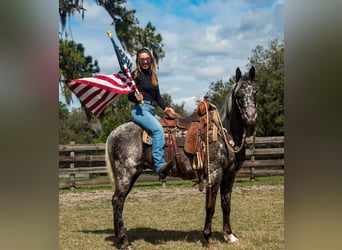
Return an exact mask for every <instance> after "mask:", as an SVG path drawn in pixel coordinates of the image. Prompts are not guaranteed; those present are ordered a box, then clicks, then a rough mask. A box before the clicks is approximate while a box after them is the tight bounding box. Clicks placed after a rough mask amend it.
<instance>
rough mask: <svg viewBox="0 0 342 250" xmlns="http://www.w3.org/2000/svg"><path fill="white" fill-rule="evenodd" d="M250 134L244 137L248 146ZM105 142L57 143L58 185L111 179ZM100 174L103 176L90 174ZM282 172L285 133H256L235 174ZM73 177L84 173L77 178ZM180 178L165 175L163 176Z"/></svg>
mask: <svg viewBox="0 0 342 250" xmlns="http://www.w3.org/2000/svg"><path fill="white" fill-rule="evenodd" d="M252 142H253V138H252V137H248V138H247V144H248V146H249V147H250V146H251V143H252ZM104 150H105V144H104V143H100V144H74V143H70V144H64V145H59V178H60V179H59V180H60V181H59V186H60V187H70V188H73V187H75V186H78V185H89V184H107V183H110V180H109V177H108V176H107V168H106V166H105V155H104ZM96 175H103V176H104V178H93V177H94V176H96ZM279 175H284V137H283V136H276V137H256V138H255V148H254V150H253V154H252V150H251V149H247V151H246V161H245V162H244V164H243V165H242V169H241V170H240V171H239V172H238V175H237V177H250V179H251V180H255V178H256V177H260V176H279ZM76 177H83V179H79V178H77V179H76ZM170 179H180V178H176V177H168V178H167V179H166V180H170ZM137 181H158V176H155V175H153V172H152V171H146V175H141V176H140V177H139V178H138V180H137Z"/></svg>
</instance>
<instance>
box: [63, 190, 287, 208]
mask: <svg viewBox="0 0 342 250" xmlns="http://www.w3.org/2000/svg"><path fill="white" fill-rule="evenodd" d="M283 189H284V186H271V185H265V186H248V187H236V188H233V193H239V194H241V193H246V192H272V191H278V190H283ZM161 194H168V195H174V196H177V195H182V194H193V195H201V194H205V191H203V192H202V193H201V192H200V191H199V190H198V189H190V188H183V189H182V188H175V189H167V188H165V189H160V190H134V189H133V190H132V191H131V192H130V194H129V196H130V197H148V196H151V195H161ZM112 195H113V192H112V191H111V190H95V191H89V192H74V193H73V192H68V193H62V194H60V195H59V205H60V206H68V205H75V204H79V203H83V202H88V201H92V200H100V199H104V200H109V201H110V200H111V199H112Z"/></svg>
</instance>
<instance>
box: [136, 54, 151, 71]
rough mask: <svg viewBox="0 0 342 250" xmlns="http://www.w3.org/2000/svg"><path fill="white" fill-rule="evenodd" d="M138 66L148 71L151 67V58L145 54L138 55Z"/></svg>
mask: <svg viewBox="0 0 342 250" xmlns="http://www.w3.org/2000/svg"><path fill="white" fill-rule="evenodd" d="M139 64H140V67H141V68H142V69H149V68H150V66H151V58H150V56H149V54H147V53H146V52H142V53H141V54H140V55H139Z"/></svg>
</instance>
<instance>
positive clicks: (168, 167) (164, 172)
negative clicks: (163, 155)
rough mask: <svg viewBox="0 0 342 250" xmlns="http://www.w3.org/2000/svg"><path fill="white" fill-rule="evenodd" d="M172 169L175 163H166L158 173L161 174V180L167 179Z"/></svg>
mask: <svg viewBox="0 0 342 250" xmlns="http://www.w3.org/2000/svg"><path fill="white" fill-rule="evenodd" d="M172 167H173V161H172V160H171V161H168V162H167V163H165V164H164V165H163V166H162V167H161V168H160V169H158V170H157V172H156V173H157V174H159V177H160V179H165V178H166V176H167V175H168V174H169V171H170V170H171V168H172Z"/></svg>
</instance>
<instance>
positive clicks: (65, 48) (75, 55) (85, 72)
mask: <svg viewBox="0 0 342 250" xmlns="http://www.w3.org/2000/svg"><path fill="white" fill-rule="evenodd" d="M98 72H100V67H99V65H98V62H97V60H95V61H93V59H92V57H91V56H85V55H84V47H83V46H82V44H77V43H75V42H74V41H68V40H63V39H60V40H59V83H60V87H61V90H62V95H63V96H64V97H65V102H66V103H67V104H68V105H70V103H71V102H72V98H71V96H72V93H71V91H70V90H69V88H67V87H66V86H65V84H64V81H65V80H66V79H77V78H82V77H87V76H92V75H93V74H95V73H98Z"/></svg>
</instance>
